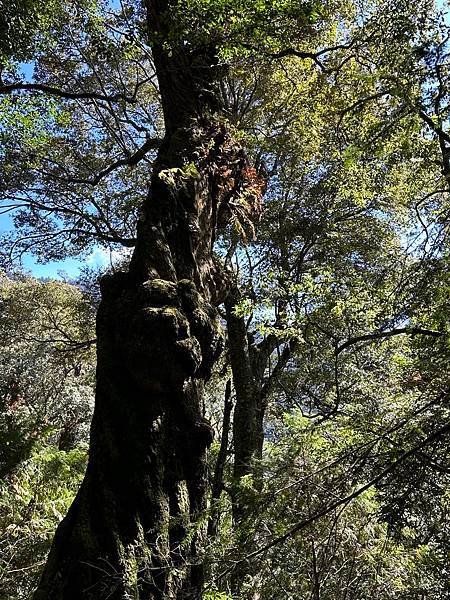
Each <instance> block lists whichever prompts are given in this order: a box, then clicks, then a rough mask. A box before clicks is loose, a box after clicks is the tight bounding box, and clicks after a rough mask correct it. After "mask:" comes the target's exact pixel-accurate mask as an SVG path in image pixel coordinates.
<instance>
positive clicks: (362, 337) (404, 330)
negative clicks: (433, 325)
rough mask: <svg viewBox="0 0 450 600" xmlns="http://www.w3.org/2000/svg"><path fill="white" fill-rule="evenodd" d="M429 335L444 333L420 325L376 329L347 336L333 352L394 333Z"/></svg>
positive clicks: (439, 335) (437, 335) (390, 335)
mask: <svg viewBox="0 0 450 600" xmlns="http://www.w3.org/2000/svg"><path fill="white" fill-rule="evenodd" d="M402 334H406V335H430V336H432V337H441V336H442V335H444V334H443V333H442V332H441V331H433V330H432V329H422V328H421V327H402V328H399V329H392V330H391V331H377V332H375V333H367V334H365V335H359V336H356V337H352V338H349V339H348V340H346V341H345V342H344V343H343V344H341V345H340V346H338V347H337V348H336V351H335V354H336V356H337V355H338V354H340V353H341V352H342V351H343V350H346V349H347V348H349V347H350V346H353V345H354V344H359V343H360V342H370V341H372V340H379V339H382V338H389V337H393V336H394V335H402Z"/></svg>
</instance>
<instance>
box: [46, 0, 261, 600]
mask: <svg viewBox="0 0 450 600" xmlns="http://www.w3.org/2000/svg"><path fill="white" fill-rule="evenodd" d="M147 8H148V15H149V26H150V29H151V31H152V32H153V33H154V32H155V31H157V32H158V36H159V37H158V36H156V37H155V36H154V39H156V40H159V41H156V42H154V44H153V55H154V60H155V65H156V70H157V75H158V79H159V85H160V91H161V100H162V107H163V111H164V117H165V124H166V135H165V139H164V141H163V144H162V146H161V148H160V150H159V154H158V157H157V160H156V164H155V166H154V170H153V175H152V180H151V187H150V192H149V195H148V198H147V199H146V201H145V203H144V206H143V209H142V212H141V217H140V220H139V224H138V231H137V245H136V248H135V252H134V255H133V257H132V260H131V265H130V269H129V271H128V272H127V273H116V274H114V275H110V276H106V277H104V278H103V281H102V284H101V290H102V301H101V305H100V308H99V312H98V317H97V339H98V349H97V360H98V366H97V389H96V404H95V411H94V418H93V423H92V428H91V442H90V451H89V463H88V467H87V472H86V475H85V479H84V481H83V483H82V486H81V488H80V490H79V493H78V494H77V496H76V499H75V501H74V503H73V505H72V507H71V508H70V510H69V513H68V515H67V516H66V518H65V519H64V520H63V521H62V523H61V524H60V526H59V528H58V530H57V533H56V536H55V540H54V543H53V547H52V550H51V552H50V555H49V558H48V561H47V564H46V567H45V569H44V572H43V575H42V579H41V582H40V584H39V587H38V589H37V591H36V593H35V596H34V598H35V600H72V599H73V600H75V599H76V600H80V599H86V600H93V599H95V600H100V599H103V598H104V599H105V600H106V598H108V599H109V600H115V599H119V598H120V599H125V598H130V599H131V598H133V599H138V598H139V599H145V600H151V599H162V598H164V599H166V598H167V599H169V598H174V599H175V598H176V599H181V598H192V599H194V598H201V589H202V581H203V569H202V537H203V535H204V531H203V523H205V519H204V518H202V517H203V513H204V510H205V508H206V491H207V480H206V451H207V448H208V446H209V444H210V442H211V440H212V430H211V427H210V425H209V423H208V422H207V420H206V419H205V417H204V407H203V395H202V390H203V384H204V382H205V381H206V380H207V379H208V378H209V376H210V373H211V369H212V367H213V365H214V363H215V361H216V360H217V358H218V356H219V353H220V351H221V348H222V333H221V328H220V323H219V319H218V314H217V310H216V308H215V306H216V305H217V304H218V303H220V302H221V301H222V300H223V294H224V291H225V284H224V280H223V277H221V274H220V269H219V268H218V266H217V265H216V262H215V260H214V258H213V252H212V251H213V244H214V240H215V238H216V235H217V232H218V231H219V229H220V228H221V227H224V226H226V224H227V222H228V221H229V219H230V217H231V216H232V214H233V213H232V205H233V204H239V202H240V201H241V200H242V206H241V209H240V210H241V214H242V211H246V212H247V214H246V217H245V218H248V219H252V218H254V217H255V216H257V215H258V212H259V207H260V192H261V190H262V187H263V186H262V184H261V183H260V182H259V180H258V178H257V176H256V173H255V171H254V169H253V168H252V167H251V166H250V165H249V162H248V159H247V157H246V155H245V153H244V151H243V150H242V148H241V147H240V146H239V144H238V143H236V142H235V141H234V140H233V138H232V136H231V135H230V133H229V132H228V131H227V128H226V126H225V125H224V124H223V123H222V122H221V120H220V107H219V103H218V102H217V98H216V94H215V82H216V81H217V79H218V77H220V71H219V69H218V68H217V67H216V66H215V65H216V62H217V61H216V57H215V51H214V49H211V48H200V49H199V48H196V49H195V52H194V50H190V51H188V50H187V49H186V47H185V46H184V45H180V46H179V48H178V50H177V48H172V49H171V51H170V52H168V51H167V50H166V49H165V48H164V46H163V44H162V40H163V39H164V37H162V38H161V35H163V34H164V33H165V29H163V27H162V26H161V25H160V23H165V24H166V25H165V27H167V22H168V20H167V19H165V18H164V14H163V13H164V11H165V10H166V9H167V3H166V2H165V1H164V2H158V1H156V2H151V1H149V3H148V6H147Z"/></svg>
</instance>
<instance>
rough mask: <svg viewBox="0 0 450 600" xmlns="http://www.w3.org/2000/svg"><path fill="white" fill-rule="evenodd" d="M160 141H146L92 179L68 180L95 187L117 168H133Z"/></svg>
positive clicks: (159, 143)
mask: <svg viewBox="0 0 450 600" xmlns="http://www.w3.org/2000/svg"><path fill="white" fill-rule="evenodd" d="M161 142H162V140H160V139H159V138H152V139H149V140H147V141H146V142H145V143H144V144H143V145H142V146H141V147H140V148H138V149H137V150H136V152H135V153H134V154H132V155H131V156H128V157H127V158H121V159H120V160H117V161H115V162H113V163H112V164H110V165H109V166H108V167H106V169H103V170H102V171H100V172H99V173H97V175H96V176H95V177H93V178H92V179H68V181H70V182H71V183H76V184H82V185H97V183H99V181H100V180H101V179H103V178H104V177H106V176H107V175H109V174H110V173H112V172H113V171H115V170H116V169H118V168H119V167H126V166H128V167H135V166H136V165H137V164H138V163H139V162H140V161H141V160H142V159H143V158H144V156H145V155H146V154H147V152H149V151H150V150H157V149H158V148H159V146H160V145H161Z"/></svg>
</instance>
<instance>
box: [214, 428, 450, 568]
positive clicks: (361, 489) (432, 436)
mask: <svg viewBox="0 0 450 600" xmlns="http://www.w3.org/2000/svg"><path fill="white" fill-rule="evenodd" d="M449 432H450V423H447V424H446V425H444V426H443V427H440V428H439V429H437V430H436V431H434V432H433V433H432V434H430V435H429V436H428V437H426V438H425V439H423V440H422V441H421V442H420V443H419V444H417V445H416V446H414V447H413V448H411V449H410V450H407V451H406V452H403V454H401V455H400V456H399V457H398V458H397V460H395V461H394V462H392V463H391V464H390V465H388V466H387V467H385V468H384V469H383V470H382V471H381V472H380V473H379V474H378V475H376V476H375V477H373V478H372V479H371V480H370V481H368V482H367V483H365V484H364V485H363V486H361V487H359V488H357V489H356V490H354V491H353V492H352V493H351V494H348V495H347V496H345V497H344V498H340V499H339V500H336V501H335V502H333V503H332V504H330V505H328V506H325V507H324V508H323V509H322V510H319V511H318V512H316V513H314V514H313V515H311V516H310V517H308V518H307V519H303V520H302V521H299V522H298V523H295V524H294V525H293V526H292V527H290V528H289V529H288V530H287V531H286V532H285V533H283V534H282V535H279V536H277V537H275V538H274V539H273V540H271V541H270V542H267V544H264V545H263V546H260V547H259V548H257V549H256V550H254V551H253V552H250V553H249V554H247V555H246V556H245V557H244V558H241V559H240V560H238V561H236V563H235V564H234V565H233V567H231V568H229V569H228V570H227V572H226V573H222V574H221V577H223V576H225V575H226V574H228V573H229V572H230V571H232V570H233V569H234V568H235V567H236V565H238V564H240V563H242V562H246V561H248V560H250V559H252V558H255V557H256V556H259V555H260V554H263V553H264V552H266V551H267V550H270V549H271V548H273V547H274V546H278V545H279V544H282V543H283V542H285V541H286V540H287V539H289V538H290V537H292V536H294V535H295V534H296V533H298V532H299V531H301V530H302V529H305V527H307V526H308V525H311V524H312V523H314V522H315V521H317V520H318V519H320V518H321V517H324V516H326V515H327V514H329V513H330V512H332V511H333V510H336V508H339V507H340V506H343V505H344V504H348V503H349V502H351V501H352V500H354V499H355V498H357V497H358V496H360V495H361V494H363V493H364V492H365V491H367V490H368V489H370V488H371V487H373V486H374V485H376V484H377V483H379V482H380V481H381V480H382V479H384V478H385V477H386V475H389V473H391V472H392V471H394V469H396V468H397V467H398V466H399V465H400V464H401V463H403V462H404V461H405V460H407V459H408V458H410V457H411V456H413V455H414V454H415V453H416V452H418V451H420V450H421V449H422V448H424V447H425V446H427V445H428V444H430V443H431V442H434V441H435V440H437V439H439V438H440V437H442V436H443V435H445V434H446V433H449Z"/></svg>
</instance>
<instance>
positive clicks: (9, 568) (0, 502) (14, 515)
mask: <svg viewBox="0 0 450 600" xmlns="http://www.w3.org/2000/svg"><path fill="white" fill-rule="evenodd" d="M42 442H43V440H42V441H41V442H40V443H39V444H38V445H37V446H36V448H35V450H34V452H33V454H32V455H31V456H30V457H29V458H28V459H27V460H26V461H24V462H23V463H22V464H21V465H20V467H19V468H18V469H17V470H16V471H15V472H14V474H13V475H11V476H9V477H8V478H6V479H2V480H1V481H0V556H1V559H0V593H1V596H2V598H4V599H5V600H22V599H25V598H27V599H28V598H30V597H31V593H32V591H33V588H34V586H35V584H36V583H37V579H38V577H39V574H40V571H41V569H42V566H43V564H44V561H45V557H46V554H47V552H48V550H49V547H50V544H51V541H52V538H53V534H54V530H55V528H56V526H57V525H58V523H59V522H60V520H61V519H62V518H63V516H64V515H65V514H66V512H67V510H68V508H69V506H70V504H71V502H72V500H73V498H74V496H75V493H76V491H77V489H78V487H79V485H80V483H81V480H82V478H83V474H84V470H85V466H86V451H85V450H81V449H79V448H76V449H73V450H70V451H69V452H64V451H60V450H57V449H56V448H55V447H53V446H51V445H43V443H42Z"/></svg>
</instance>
